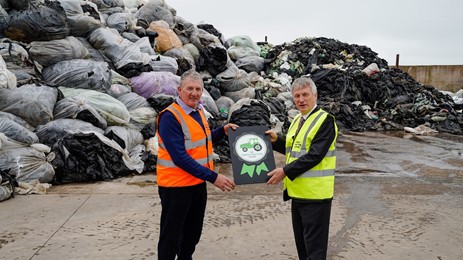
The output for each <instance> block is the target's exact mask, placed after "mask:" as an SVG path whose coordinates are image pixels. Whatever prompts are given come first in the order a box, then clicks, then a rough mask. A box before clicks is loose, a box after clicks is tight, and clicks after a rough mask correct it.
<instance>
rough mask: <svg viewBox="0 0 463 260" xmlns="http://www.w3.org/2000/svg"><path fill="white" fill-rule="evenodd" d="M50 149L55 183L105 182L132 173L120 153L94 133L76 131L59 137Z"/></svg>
mask: <svg viewBox="0 0 463 260" xmlns="http://www.w3.org/2000/svg"><path fill="white" fill-rule="evenodd" d="M52 152H54V153H55V154H56V158H55V159H54V160H53V161H52V165H53V166H54V167H55V177H54V180H53V183H55V184H64V183H75V182H91V181H108V180H112V179H115V178H119V177H123V176H127V175H130V174H132V173H133V170H130V169H129V168H127V166H126V165H125V164H124V162H123V161H122V160H121V157H122V154H121V153H120V152H119V151H117V150H115V149H114V148H112V147H110V146H108V145H106V144H104V143H103V142H101V141H100V139H99V138H98V137H97V136H96V135H95V134H84V133H78V134H74V135H72V136H71V135H69V136H66V137H64V138H61V139H59V140H58V141H57V142H56V143H55V144H54V145H53V147H52Z"/></svg>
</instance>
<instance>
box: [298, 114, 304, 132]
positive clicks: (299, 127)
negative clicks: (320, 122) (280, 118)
mask: <svg viewBox="0 0 463 260" xmlns="http://www.w3.org/2000/svg"><path fill="white" fill-rule="evenodd" d="M304 122H305V118H304V117H303V116H301V119H300V120H299V125H298V126H297V130H296V135H297V134H298V133H299V130H301V127H302V125H303V124H304Z"/></svg>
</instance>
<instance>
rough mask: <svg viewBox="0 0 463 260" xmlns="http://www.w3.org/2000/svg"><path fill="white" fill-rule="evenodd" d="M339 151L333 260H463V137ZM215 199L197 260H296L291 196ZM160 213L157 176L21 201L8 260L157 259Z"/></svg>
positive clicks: (242, 189) (343, 139)
mask: <svg viewBox="0 0 463 260" xmlns="http://www.w3.org/2000/svg"><path fill="white" fill-rule="evenodd" d="M337 147H338V149H337V156H338V164H337V178H336V185H335V198H334V200H333V208H332V217H331V226H330V241H329V257H328V259H332V260H333V259H463V246H462V244H461V241H463V220H462V219H463V218H462V216H463V155H462V153H463V136H454V135H446V134H438V135H433V136H415V135H408V134H405V133H403V132H362V133H354V132H343V133H341V135H340V137H339V139H338V144H337ZM275 157H276V162H277V165H278V166H281V165H282V163H283V160H284V158H283V156H282V155H280V154H278V153H275ZM217 170H218V171H219V172H221V173H223V174H225V175H228V176H231V175H232V173H231V164H219V165H217ZM208 191H209V202H208V206H207V212H206V217H205V222H204V230H203V236H202V238H201V242H200V243H199V245H198V247H197V250H196V253H195V255H194V256H195V259H282V260H283V259H297V254H296V249H295V245H294V239H293V236H292V229H291V219H290V211H289V209H290V203H289V202H283V201H282V195H281V186H267V185H265V184H248V185H240V186H237V188H236V189H235V190H234V191H232V192H230V193H223V192H221V191H220V190H218V189H217V188H215V187H214V186H213V185H208ZM159 214H160V204H159V197H158V196H157V188H156V182H155V175H152V174H146V175H141V176H133V177H126V178H120V179H117V180H114V181H112V182H97V183H87V184H70V185H61V186H53V187H52V188H51V189H49V190H48V193H47V194H46V195H28V196H24V195H23V196H20V195H17V196H16V197H15V198H13V199H10V200H7V201H4V202H1V203H0V219H2V225H1V227H0V259H63V258H64V257H66V258H68V259H156V258H157V257H156V243H157V239H158V234H159Z"/></svg>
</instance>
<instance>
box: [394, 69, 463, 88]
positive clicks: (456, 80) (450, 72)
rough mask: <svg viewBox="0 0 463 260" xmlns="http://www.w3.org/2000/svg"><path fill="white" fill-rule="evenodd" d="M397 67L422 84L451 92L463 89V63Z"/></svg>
mask: <svg viewBox="0 0 463 260" xmlns="http://www.w3.org/2000/svg"><path fill="white" fill-rule="evenodd" d="M391 67H392V66H391ZM399 69H401V70H403V71H405V72H407V73H408V74H409V75H410V76H412V77H413V78H414V79H415V80H416V81H418V82H420V83H421V84H423V85H431V86H433V87H435V88H437V89H439V90H447V91H451V92H457V91H458V90H460V89H463V65H433V66H399Z"/></svg>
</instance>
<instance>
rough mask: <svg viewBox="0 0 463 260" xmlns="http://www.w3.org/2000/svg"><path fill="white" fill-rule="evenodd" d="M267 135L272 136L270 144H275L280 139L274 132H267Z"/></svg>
mask: <svg viewBox="0 0 463 260" xmlns="http://www.w3.org/2000/svg"><path fill="white" fill-rule="evenodd" d="M265 134H266V135H268V136H270V142H272V143H274V142H275V141H276V140H277V139H278V135H277V133H275V131H273V130H267V131H265Z"/></svg>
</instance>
